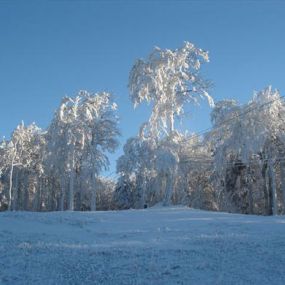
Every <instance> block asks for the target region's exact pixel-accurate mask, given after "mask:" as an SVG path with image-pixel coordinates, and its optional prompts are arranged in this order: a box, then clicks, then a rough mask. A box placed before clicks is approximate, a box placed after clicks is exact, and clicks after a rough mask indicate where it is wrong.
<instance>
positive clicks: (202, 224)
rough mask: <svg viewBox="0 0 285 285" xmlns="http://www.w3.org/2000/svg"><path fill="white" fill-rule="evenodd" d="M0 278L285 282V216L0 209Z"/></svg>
mask: <svg viewBox="0 0 285 285" xmlns="http://www.w3.org/2000/svg"><path fill="white" fill-rule="evenodd" d="M0 225H1V226H0V244H1V246H0V256H1V258H0V284H3V285H4V284H7V285H8V284H11V285H12V284H13V285H17V284H21V285H24V284H43V285H45V284H61V285H65V284H100V285H104V284H125V285H127V284H130V285H131V284H137V285H142V284H156V285H157V284H161V285H163V284H170V285H171V284H185V285H191V284H195V285H196V284H203V285H204V284H209V285H210V284H211V285H212V284H219V285H222V284H224V285H230V284H263V285H266V284H268V285H269V284H270V285H271V284H274V285H279V284H280V285H283V284H284V282H285V270H284V264H285V218H284V217H260V216H250V215H238V214H227V213H219V212H206V211H199V210H193V209H189V208H185V207H163V208H161V207H158V208H152V209H146V210H127V211H113V212H109V211H106V212H100V211H98V212H84V213H83V212H58V213H55V212H51V213H29V212H5V213H1V214H0Z"/></svg>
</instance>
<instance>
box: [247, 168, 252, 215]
mask: <svg viewBox="0 0 285 285" xmlns="http://www.w3.org/2000/svg"><path fill="white" fill-rule="evenodd" d="M247 175H248V179H247V184H248V185H247V189H248V204H249V214H253V195H252V179H251V173H250V167H249V166H248V168H247Z"/></svg>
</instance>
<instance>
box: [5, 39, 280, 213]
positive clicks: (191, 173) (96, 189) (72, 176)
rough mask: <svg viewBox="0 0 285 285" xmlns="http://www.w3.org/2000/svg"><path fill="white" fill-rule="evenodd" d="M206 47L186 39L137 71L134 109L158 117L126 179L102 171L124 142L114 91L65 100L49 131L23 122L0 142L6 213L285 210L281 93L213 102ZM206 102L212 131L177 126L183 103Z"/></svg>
mask: <svg viewBox="0 0 285 285" xmlns="http://www.w3.org/2000/svg"><path fill="white" fill-rule="evenodd" d="M208 62H209V54H208V52H206V51H204V50H202V49H200V48H197V47H196V46H195V45H194V44H192V43H190V42H185V43H184V44H183V45H182V47H180V48H178V49H176V50H169V49H160V48H158V47H156V48H154V50H153V51H152V52H151V53H150V54H149V56H148V57H147V58H146V59H139V60H137V61H136V62H135V64H134V65H133V67H132V69H131V71H130V74H129V82H128V87H129V98H130V100H131V102H132V103H133V105H134V107H136V106H138V105H140V104H143V103H148V104H149V105H148V106H149V108H150V109H151V114H150V117H149V119H148V121H146V122H145V123H144V124H143V125H142V126H140V128H139V129H138V132H137V136H135V137H131V138H128V140H127V141H126V143H125V145H124V146H123V155H122V156H121V157H119V159H118V160H117V174H118V179H117V180H113V179H111V178H110V177H104V176H103V175H102V172H103V171H104V170H106V169H108V166H109V159H108V154H109V153H112V152H114V151H115V150H116V149H117V148H118V146H119V140H118V139H119V136H120V126H119V118H118V115H117V111H116V110H117V108H118V106H117V104H116V102H114V99H113V96H112V94H110V93H108V92H97V93H96V92H95V93H93V92H88V91H83V90H82V91H79V92H78V94H76V95H75V96H74V97H64V98H63V99H62V101H61V102H60V104H59V107H58V109H57V110H56V111H55V113H54V116H53V118H52V120H51V122H50V124H49V126H48V127H47V128H46V129H42V128H40V127H38V126H37V125H36V124H35V123H33V124H30V125H25V124H24V122H21V123H20V124H19V125H18V126H17V127H16V128H15V130H14V131H13V132H12V134H11V136H10V138H9V139H5V138H3V139H2V140H1V141H0V175H1V178H0V210H1V211H5V210H12V211H23V210H24V211H65V210H70V211H95V210H120V209H130V208H135V209H142V208H146V207H152V206H154V205H156V204H161V205H164V206H168V205H178V204H179V205H180V204H182V205H186V206H189V207H192V208H197V209H205V210H213V211H226V212H231V213H242V214H256V215H279V214H284V213H285V124H284V121H285V104H284V101H283V96H281V95H280V93H279V91H278V90H277V89H274V88H272V87H271V86H268V87H266V88H264V89H263V90H260V91H258V92H253V95H252V96H251V98H252V99H251V100H250V101H249V102H247V103H246V104H240V103H239V102H236V101H235V100H232V99H228V98H226V99H224V100H222V101H218V102H214V100H213V98H212V97H211V95H210V93H211V88H212V82H211V81H209V80H208V79H206V78H204V76H203V75H202V73H201V69H202V66H203V65H204V64H206V63H208ZM201 100H206V101H207V102H208V104H209V105H210V106H211V108H212V109H211V110H212V111H211V114H210V116H211V117H210V119H211V124H212V126H211V128H209V129H208V130H205V131H201V132H198V133H189V132H187V131H181V130H180V129H179V127H177V125H178V123H177V122H179V120H180V119H181V118H182V117H183V116H185V108H186V106H189V105H199V102H200V101H201Z"/></svg>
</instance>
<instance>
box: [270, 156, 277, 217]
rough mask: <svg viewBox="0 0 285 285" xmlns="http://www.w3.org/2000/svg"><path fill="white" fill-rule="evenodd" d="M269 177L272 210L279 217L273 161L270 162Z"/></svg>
mask: <svg viewBox="0 0 285 285" xmlns="http://www.w3.org/2000/svg"><path fill="white" fill-rule="evenodd" d="M268 175H269V183H270V192H269V195H270V196H271V203H270V207H271V208H272V214H273V215H274V216H275V215H277V192H276V181H275V173H274V167H273V163H272V160H271V159H269V161H268Z"/></svg>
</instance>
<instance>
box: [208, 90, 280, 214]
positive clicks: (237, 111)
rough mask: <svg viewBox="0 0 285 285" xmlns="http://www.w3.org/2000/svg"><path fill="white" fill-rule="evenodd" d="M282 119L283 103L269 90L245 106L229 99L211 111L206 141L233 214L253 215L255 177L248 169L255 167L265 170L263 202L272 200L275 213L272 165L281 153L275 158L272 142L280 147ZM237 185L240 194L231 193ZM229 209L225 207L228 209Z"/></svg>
mask: <svg viewBox="0 0 285 285" xmlns="http://www.w3.org/2000/svg"><path fill="white" fill-rule="evenodd" d="M284 119H285V108H284V103H283V102H282V100H281V97H280V94H279V92H278V91H277V90H272V88H271V87H268V88H265V89H264V90H262V91H261V92H258V93H255V94H254V96H253V99H252V100H251V101H250V102H249V103H248V104H245V105H244V106H240V105H238V104H237V103H236V102H234V101H229V100H226V101H222V102H218V103H217V104H216V106H215V109H214V110H213V112H212V122H213V125H214V127H213V131H211V132H210V133H209V135H208V138H209V141H210V143H211V144H212V149H213V151H214V158H215V169H216V173H219V174H220V176H221V177H222V180H223V185H224V186H225V191H224V192H225V193H224V194H225V195H226V197H225V199H224V201H227V202H226V203H228V202H229V201H230V200H231V201H232V202H234V204H235V205H236V207H237V208H236V209H235V210H233V208H232V207H233V204H232V203H229V205H228V206H229V208H231V209H232V210H233V211H240V209H241V208H244V210H243V211H245V212H249V213H253V212H254V201H253V200H254V199H253V195H254V193H253V189H252V185H253V180H254V177H253V176H252V171H251V169H253V168H255V169H256V167H257V165H256V164H259V165H260V169H262V168H264V167H265V170H266V173H267V176H269V178H268V179H269V181H270V183H269V184H268V183H267V182H266V179H265V180H264V183H267V184H268V187H267V186H265V188H264V189H265V190H264V191H265V192H264V199H265V200H266V199H269V198H270V197H272V201H271V202H269V203H270V206H269V213H270V212H271V209H272V211H273V213H274V214H276V213H277V203H276V201H275V199H276V183H275V182H274V181H275V172H276V171H275V170H273V165H274V164H276V161H278V159H277V158H278V156H281V155H282V154H281V153H280V151H281V150H280V148H279V153H280V154H279V155H276V154H275V158H274V157H273V153H274V151H273V150H272V148H273V149H277V145H276V144H275V141H279V145H280V142H282V141H283V137H284V123H283V122H284ZM269 141H270V142H269ZM282 144H283V143H282ZM283 146H284V144H283ZM281 149H282V147H281ZM275 153H277V152H275ZM253 164H255V166H253ZM267 170H268V171H267ZM264 173H265V172H264ZM264 175H265V174H264ZM264 175H263V176H264ZM264 178H266V177H265V176H264ZM237 183H238V184H239V188H241V189H240V190H242V191H240V192H238V191H236V190H234V189H236V186H235V185H236V184H237ZM242 185H243V186H242ZM268 191H269V193H268ZM246 204H247V205H246ZM265 204H267V201H265ZM229 208H228V207H226V209H227V210H229Z"/></svg>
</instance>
